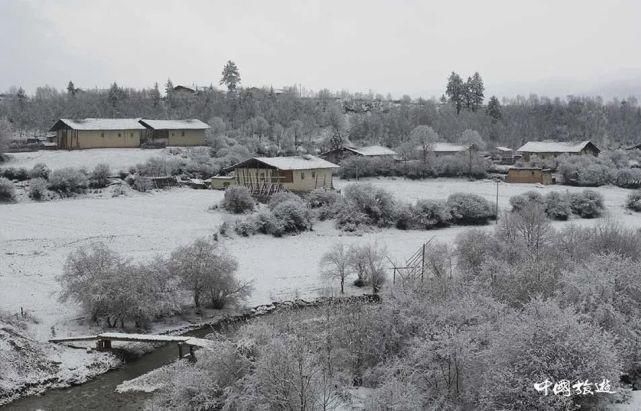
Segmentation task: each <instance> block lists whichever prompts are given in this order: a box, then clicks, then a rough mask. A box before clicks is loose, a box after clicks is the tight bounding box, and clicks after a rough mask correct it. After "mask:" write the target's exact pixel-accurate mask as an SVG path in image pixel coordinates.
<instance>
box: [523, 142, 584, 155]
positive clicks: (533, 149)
mask: <svg viewBox="0 0 641 411" xmlns="http://www.w3.org/2000/svg"><path fill="white" fill-rule="evenodd" d="M588 144H592V143H590V141H580V142H578V143H577V142H566V141H528V142H527V143H525V144H524V145H523V146H522V147H521V148H519V149H518V150H517V151H520V152H524V153H580V152H581V151H582V150H583V149H584V148H585V147H587V146H588Z"/></svg>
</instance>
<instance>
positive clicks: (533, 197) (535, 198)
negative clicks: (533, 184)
mask: <svg viewBox="0 0 641 411" xmlns="http://www.w3.org/2000/svg"><path fill="white" fill-rule="evenodd" d="M531 203H534V204H538V205H543V204H544V203H545V200H544V199H543V196H542V195H541V194H540V193H538V192H536V191H528V192H527V193H523V194H520V195H516V196H512V197H510V205H511V206H512V211H520V210H523V209H524V208H526V207H529V206H531Z"/></svg>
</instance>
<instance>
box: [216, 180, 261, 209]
mask: <svg viewBox="0 0 641 411" xmlns="http://www.w3.org/2000/svg"><path fill="white" fill-rule="evenodd" d="M254 205H255V204H254V199H253V198H252V196H251V193H250V192H249V189H248V188H247V187H243V186H232V187H229V188H228V189H227V190H225V197H224V198H223V202H222V207H223V208H224V209H225V210H227V211H229V212H232V213H234V214H241V213H245V212H247V211H252V210H254Z"/></svg>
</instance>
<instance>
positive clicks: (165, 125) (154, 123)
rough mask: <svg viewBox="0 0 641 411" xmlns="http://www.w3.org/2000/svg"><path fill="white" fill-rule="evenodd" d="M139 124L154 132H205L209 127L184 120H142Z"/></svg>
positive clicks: (193, 120) (192, 120)
mask: <svg viewBox="0 0 641 411" xmlns="http://www.w3.org/2000/svg"><path fill="white" fill-rule="evenodd" d="M140 123H141V124H142V125H144V126H145V127H147V128H151V129H154V130H205V129H208V128H209V126H208V125H207V124H206V123H203V122H202V121H200V120H197V119H193V118H192V119H185V120H148V119H146V118H143V119H142V120H140Z"/></svg>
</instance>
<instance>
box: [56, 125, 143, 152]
mask: <svg viewBox="0 0 641 411" xmlns="http://www.w3.org/2000/svg"><path fill="white" fill-rule="evenodd" d="M144 130H145V127H144V126H143V125H142V124H140V123H139V122H138V119H135V118H85V119H82V120H71V119H66V118H61V119H60V120H58V121H56V123H55V124H54V125H53V126H52V127H51V129H49V131H53V132H55V133H56V140H57V143H58V144H57V147H58V148H59V149H65V150H76V149H85V148H115V147H138V146H140V141H141V139H142V134H143V132H144Z"/></svg>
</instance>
